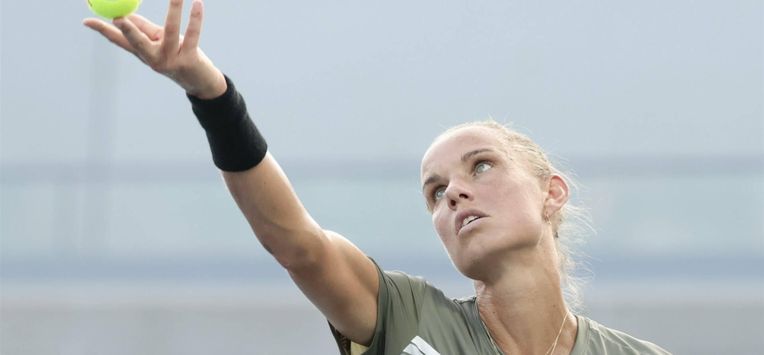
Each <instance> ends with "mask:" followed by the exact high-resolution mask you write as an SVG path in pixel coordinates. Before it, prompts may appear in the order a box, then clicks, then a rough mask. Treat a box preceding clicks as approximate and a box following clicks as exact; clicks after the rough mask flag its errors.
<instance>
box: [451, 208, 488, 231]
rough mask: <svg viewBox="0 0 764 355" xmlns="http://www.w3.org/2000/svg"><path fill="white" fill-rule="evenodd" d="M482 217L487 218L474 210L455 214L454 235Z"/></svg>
mask: <svg viewBox="0 0 764 355" xmlns="http://www.w3.org/2000/svg"><path fill="white" fill-rule="evenodd" d="M483 217H487V215H486V214H485V213H483V212H480V211H478V210H474V209H471V210H464V211H461V212H459V213H457V214H456V218H454V227H455V228H454V230H456V234H457V235H458V234H459V232H460V231H461V230H462V228H464V227H466V226H468V225H469V224H470V223H474V222H475V221H477V220H478V219H481V218H483Z"/></svg>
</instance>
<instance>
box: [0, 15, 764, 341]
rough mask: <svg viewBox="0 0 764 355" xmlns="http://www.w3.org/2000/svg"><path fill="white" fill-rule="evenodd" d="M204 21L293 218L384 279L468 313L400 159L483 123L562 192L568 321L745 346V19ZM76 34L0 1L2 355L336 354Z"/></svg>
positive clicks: (198, 161)
mask: <svg viewBox="0 0 764 355" xmlns="http://www.w3.org/2000/svg"><path fill="white" fill-rule="evenodd" d="M165 8H166V4H165V1H155V0H145V1H144V3H143V4H142V7H141V13H143V14H144V15H146V16H147V17H149V18H152V19H156V20H160V19H162V18H163V17H164V12H165ZM206 10H207V13H206V22H205V28H204V32H203V37H202V47H203V48H204V50H205V52H206V53H207V54H208V55H209V56H210V57H211V58H213V60H214V61H215V63H216V64H217V65H218V66H219V67H220V68H222V70H224V72H226V73H227V74H229V75H230V76H231V77H232V78H233V79H234V80H235V82H236V83H237V86H238V87H239V89H240V90H241V91H242V93H243V94H244V95H245V97H246V98H247V102H248V104H249V107H250V111H251V112H252V115H253V117H254V119H255V120H256V122H257V123H258V125H259V126H260V127H261V130H262V131H263V132H264V134H265V135H266V137H267V138H268V140H269V143H270V146H271V151H272V152H273V154H274V155H275V156H276V157H277V158H278V159H279V160H280V161H281V163H282V165H283V166H284V168H285V170H286V172H287V174H288V175H289V176H290V178H291V179H292V182H293V184H294V186H295V189H296V190H297V192H298V194H299V195H300V197H301V198H302V200H303V202H304V203H305V205H306V207H307V208H308V209H309V211H310V212H311V213H312V215H313V216H314V218H316V220H317V221H319V223H321V224H322V225H323V226H325V227H326V228H330V229H334V230H337V231H339V232H341V233H343V234H345V235H346V236H347V237H349V238H350V239H351V240H352V241H353V242H355V243H356V244H357V245H359V246H360V247H361V248H362V249H363V250H364V251H365V252H367V253H368V254H369V255H371V256H372V257H374V258H375V259H376V260H377V261H379V262H380V264H381V265H382V266H383V267H385V268H389V269H402V270H405V271H407V272H409V273H412V274H417V275H423V276H425V277H427V278H428V279H430V280H432V282H433V283H435V284H436V285H439V286H441V287H443V288H444V289H445V290H446V291H448V293H450V294H452V295H453V296H463V295H466V294H468V293H469V292H471V290H470V283H469V282H468V281H467V280H466V279H464V278H463V277H462V276H460V275H459V274H458V273H457V272H456V271H454V269H453V268H452V266H451V265H450V262H449V260H448V259H447V256H446V254H445V252H444V251H443V248H442V247H441V246H440V244H439V242H438V239H437V236H436V235H435V233H434V231H433V230H432V227H431V225H430V220H429V217H428V215H427V213H426V211H425V209H424V203H423V200H422V198H421V196H420V195H419V184H418V168H419V159H420V158H421V155H422V153H423V152H424V150H425V149H426V148H427V146H428V145H429V143H430V142H431V140H432V139H433V138H434V137H435V136H436V135H437V134H438V133H439V132H441V131H442V130H443V129H445V128H447V127H449V126H451V125H453V124H456V123H459V122H463V121H467V120H472V119H483V118H486V117H489V116H491V117H494V118H496V119H498V120H500V121H512V122H514V126H515V127H516V128H518V129H519V130H520V131H521V132H524V133H527V134H529V135H530V136H531V137H533V138H534V139H535V140H536V141H537V142H538V143H539V144H541V145H542V146H543V147H545V149H547V151H548V152H549V153H550V155H552V156H553V157H554V158H555V160H556V161H557V162H560V163H561V164H562V166H563V167H564V168H565V169H566V170H572V172H573V173H574V175H575V176H577V179H578V180H579V182H580V184H581V186H582V188H581V189H580V190H579V191H577V196H576V198H575V202H577V203H579V204H581V205H583V206H585V207H587V208H588V209H589V210H590V212H591V215H592V217H593V225H594V228H595V230H596V233H592V234H590V235H588V236H587V239H588V240H587V243H586V244H585V245H583V246H581V247H580V248H579V250H580V252H581V253H582V254H585V255H587V256H586V257H584V258H582V259H581V260H582V262H583V263H584V264H586V266H587V267H586V268H587V269H588V270H589V272H585V273H583V275H584V276H587V277H588V278H590V279H591V280H590V281H589V283H588V286H587V292H586V294H585V295H584V300H585V303H586V308H585V310H584V313H586V314H588V315H590V316H591V317H593V318H595V319H597V320H599V321H600V322H602V323H604V324H606V325H609V326H612V327H615V328H618V329H622V330H625V331H627V332H629V333H631V334H634V335H636V336H639V337H642V338H646V339H650V340H652V341H654V342H656V343H658V344H660V345H662V346H664V347H666V348H667V349H669V350H671V351H673V352H675V353H678V354H719V353H735V354H755V353H759V352H760V351H761V350H760V349H762V348H764V340H762V337H761V334H764V109H763V108H762V106H763V104H764V3H762V2H761V1H727V2H717V1H672V2H665V1H640V2H599V1H578V2H567V1H556V2H532V1H512V2H508V1H473V2H467V1H419V2H416V1H415V2H412V1H387V2H373V3H368V2H350V1H320V2H319V1H312V2H308V1H280V2H262V1H258V2H241V1H219V0H218V1H215V0H209V1H208V2H207V3H206ZM86 16H89V12H88V10H87V7H86V5H85V1H84V0H83V1H76V2H75V1H58V2H52V3H43V2H27V1H13V2H11V1H5V0H2V3H0V31H2V32H1V34H0V35H1V37H0V38H1V40H2V48H1V50H2V52H1V53H0V61H1V62H0V64H1V67H0V68H1V70H0V90H1V95H0V98H1V99H2V100H1V101H0V168H1V169H2V170H1V173H0V179H1V180H0V237H1V238H2V239H1V244H0V247H1V248H2V249H1V250H0V282H1V284H0V286H1V288H0V291H1V292H2V293H1V296H2V308H0V311H1V313H0V317H1V318H2V319H1V321H0V353H2V354H10V355H15V354H135V353H143V354H207V353H211V352H225V353H228V354H252V353H254V354H279V353H283V354H297V353H317V354H323V353H334V352H335V351H336V350H335V349H334V345H333V343H332V339H331V337H330V335H329V332H328V328H327V327H326V324H325V321H324V320H323V319H322V318H321V315H320V313H318V312H317V311H315V310H314V309H313V308H312V306H311V305H310V304H309V303H308V302H307V301H306V300H304V299H303V297H302V296H301V295H300V293H299V291H298V290H297V289H296V287H294V286H293V285H292V284H291V283H290V281H289V278H288V277H287V275H286V273H285V272H284V271H282V270H280V269H279V268H278V267H277V265H276V263H275V262H273V261H272V260H271V258H270V256H269V255H268V254H267V253H266V252H265V251H264V250H263V249H262V248H261V247H260V245H259V244H258V242H257V240H256V239H255V238H254V236H253V235H252V234H251V232H250V230H249V227H248V226H247V224H246V222H245V220H244V218H243V216H242V215H241V214H240V213H239V211H238V209H237V208H236V206H235V205H234V203H233V200H232V199H231V198H230V197H229V195H228V193H227V191H226V189H225V186H224V185H223V183H222V180H221V179H220V177H219V175H218V173H217V170H216V169H215V168H214V166H213V165H212V163H211V160H210V155H209V151H208V147H207V143H206V140H205V138H204V134H203V131H202V130H201V128H200V127H199V126H198V124H197V123H196V122H195V119H194V117H193V116H192V114H191V111H190V108H189V105H188V103H187V102H186V99H185V97H184V95H183V93H182V91H181V90H179V89H178V88H177V87H175V86H174V84H172V83H171V82H170V81H169V80H167V79H165V78H162V77H160V76H158V75H156V74H154V73H152V72H151V71H150V70H148V69H147V68H145V67H144V66H143V65H142V64H141V63H140V62H139V61H138V60H136V58H134V57H133V56H131V55H128V54H125V53H122V52H121V51H120V50H119V49H117V48H115V47H113V46H112V45H111V44H110V43H108V42H106V41H105V40H103V39H102V38H99V37H98V36H97V35H96V34H94V33H91V32H90V31H89V30H87V29H86V28H84V27H83V26H81V25H80V20H81V18H83V17H86ZM294 336H296V337H297V339H293V337H294ZM306 349H308V350H306Z"/></svg>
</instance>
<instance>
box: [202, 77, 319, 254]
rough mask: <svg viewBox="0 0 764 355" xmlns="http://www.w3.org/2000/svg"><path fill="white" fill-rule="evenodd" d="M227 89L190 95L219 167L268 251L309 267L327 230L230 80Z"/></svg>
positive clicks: (238, 203) (227, 80)
mask: <svg viewBox="0 0 764 355" xmlns="http://www.w3.org/2000/svg"><path fill="white" fill-rule="evenodd" d="M225 79H226V80H225V82H226V83H227V89H226V90H225V92H224V93H223V94H222V95H220V96H218V97H215V98H212V99H207V100H203V99H200V98H197V97H193V96H191V95H189V99H190V100H191V103H192V108H193V111H194V113H195V114H196V116H197V118H198V119H199V122H200V124H201V125H202V127H203V128H204V129H205V131H206V134H207V139H208V141H209V143H210V147H211V150H212V157H213V161H214V162H215V165H216V166H217V167H218V168H219V169H220V170H222V171H223V178H224V179H225V182H226V185H227V186H228V190H229V191H230V192H231V195H232V196H233V198H234V200H235V201H236V203H237V205H238V206H239V209H240V210H241V211H242V213H243V214H244V216H245V217H246V218H247V221H248V222H249V224H250V226H251V227H252V230H253V231H254V232H255V235H256V236H257V237H258V239H259V240H260V242H261V243H262V244H263V246H264V247H265V248H266V250H268V251H269V252H270V253H271V254H273V256H274V257H275V258H276V259H277V260H278V261H279V263H281V264H282V265H284V267H287V268H293V267H297V266H298V264H303V263H309V262H311V260H313V259H315V255H316V254H317V253H318V252H317V251H320V250H321V244H319V243H320V242H321V241H322V237H323V231H322V230H321V229H320V227H319V226H318V224H317V223H315V222H314V221H313V220H312V219H311V218H310V216H309V215H308V213H307V211H306V210H305V208H304V207H303V206H302V204H301V203H300V201H299V199H298V198H297V195H296V194H295V192H294V190H293V189H292V186H291V185H290V184H289V180H288V179H287V177H286V174H284V172H283V171H282V170H281V167H279V165H278V163H277V162H276V160H275V159H274V158H273V157H272V156H271V155H270V154H268V153H267V149H268V147H267V144H266V143H265V139H264V138H263V137H262V135H261V134H260V132H259V131H258V129H257V128H256V127H255V126H254V124H253V122H252V120H251V119H250V117H249V114H248V112H247V107H246V104H245V102H244V99H243V98H242V96H241V95H240V94H239V92H238V91H236V88H235V86H234V84H233V82H231V80H230V79H228V78H225Z"/></svg>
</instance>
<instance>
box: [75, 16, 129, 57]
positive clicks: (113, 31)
mask: <svg viewBox="0 0 764 355" xmlns="http://www.w3.org/2000/svg"><path fill="white" fill-rule="evenodd" d="M82 24H84V25H85V26H87V27H88V28H90V29H92V30H94V31H96V32H98V33H100V34H101V35H102V36H104V37H106V39H108V40H109V41H110V42H112V43H114V44H116V45H117V46H119V47H121V48H122V49H124V50H126V51H128V52H130V53H135V52H134V49H133V47H132V46H131V45H130V42H128V40H127V38H125V36H124V35H123V34H122V31H120V30H119V29H118V28H116V27H114V26H112V25H111V24H109V23H106V22H104V21H102V20H99V19H95V18H88V19H85V20H84V21H82Z"/></svg>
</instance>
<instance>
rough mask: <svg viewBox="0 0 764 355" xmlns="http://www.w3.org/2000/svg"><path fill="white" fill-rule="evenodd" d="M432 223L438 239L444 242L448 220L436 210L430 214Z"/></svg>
mask: <svg viewBox="0 0 764 355" xmlns="http://www.w3.org/2000/svg"><path fill="white" fill-rule="evenodd" d="M432 225H433V227H435V231H436V232H437V233H438V236H439V237H440V240H441V241H443V242H445V241H446V238H447V236H448V230H449V229H448V222H447V218H446V216H445V215H444V214H443V213H441V212H438V211H437V210H436V211H434V212H433V214H432Z"/></svg>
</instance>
